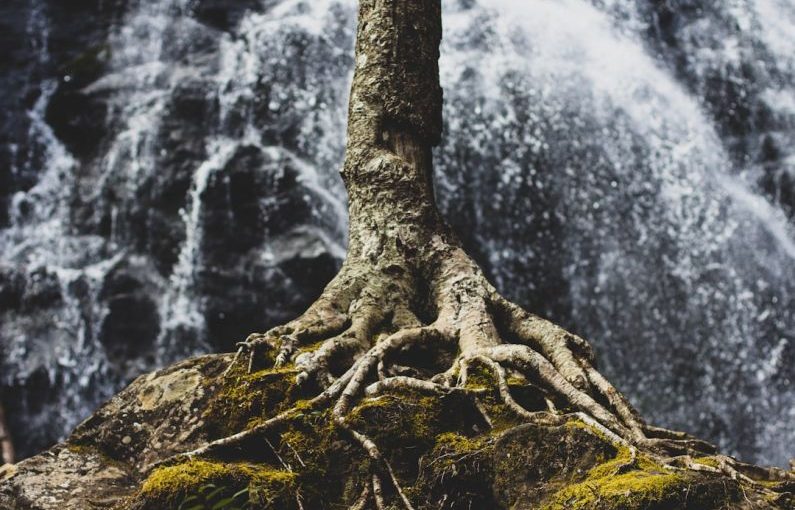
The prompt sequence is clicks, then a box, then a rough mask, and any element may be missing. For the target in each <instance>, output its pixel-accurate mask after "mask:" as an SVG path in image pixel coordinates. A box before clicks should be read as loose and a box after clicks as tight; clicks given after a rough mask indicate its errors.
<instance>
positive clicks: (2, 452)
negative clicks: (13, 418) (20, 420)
mask: <svg viewBox="0 0 795 510" xmlns="http://www.w3.org/2000/svg"><path fill="white" fill-rule="evenodd" d="M13 463H14V444H13V443H12V442H11V431H10V430H8V425H7V424H6V417H5V412H4V409H3V403H2V402H0V465H2V464H13Z"/></svg>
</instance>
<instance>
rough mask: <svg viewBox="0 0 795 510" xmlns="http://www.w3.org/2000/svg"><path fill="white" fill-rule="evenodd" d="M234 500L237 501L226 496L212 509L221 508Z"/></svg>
mask: <svg viewBox="0 0 795 510" xmlns="http://www.w3.org/2000/svg"><path fill="white" fill-rule="evenodd" d="M234 501H235V500H234V498H224V499H222V500H221V501H219V502H218V503H216V504H215V505H213V507H212V509H211V510H221V509H223V508H226V507H228V506H229V505H231V504H232V503H234Z"/></svg>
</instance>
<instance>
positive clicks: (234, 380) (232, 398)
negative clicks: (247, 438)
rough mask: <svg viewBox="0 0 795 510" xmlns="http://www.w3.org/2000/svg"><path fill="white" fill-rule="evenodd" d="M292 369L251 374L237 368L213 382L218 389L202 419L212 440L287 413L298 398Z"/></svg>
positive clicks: (294, 372)
mask: <svg viewBox="0 0 795 510" xmlns="http://www.w3.org/2000/svg"><path fill="white" fill-rule="evenodd" d="M296 373H297V372H296V370H295V369H294V368H293V367H285V368H278V369H267V370H259V371H257V372H253V373H251V374H248V373H246V370H245V369H244V368H243V367H240V366H237V367H236V368H235V369H234V370H233V371H232V372H231V373H230V374H228V375H227V376H226V377H223V376H219V377H217V378H216V379H214V380H213V381H212V383H211V384H212V385H214V386H215V387H216V388H217V389H216V390H215V391H214V392H212V397H211V398H210V399H209V401H208V402H207V405H206V407H205V411H204V414H203V416H202V419H203V420H205V422H207V424H208V432H209V434H210V437H212V438H218V437H224V436H228V435H230V434H235V433H237V432H240V431H241V430H246V429H249V428H251V427H254V426H256V425H257V424H259V423H261V422H262V421H264V420H266V419H268V418H270V417H273V416H275V415H276V414H278V413H279V412H281V411H283V410H285V409H288V408H289V407H290V406H291V404H292V403H293V402H295V400H296V399H297V397H298V394H297V391H296V385H295V375H296Z"/></svg>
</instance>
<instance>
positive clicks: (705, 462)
mask: <svg viewBox="0 0 795 510" xmlns="http://www.w3.org/2000/svg"><path fill="white" fill-rule="evenodd" d="M693 462H695V463H696V464H701V465H702V466H709V467H712V468H715V469H720V463H719V462H718V459H715V458H713V457H697V458H695V459H693Z"/></svg>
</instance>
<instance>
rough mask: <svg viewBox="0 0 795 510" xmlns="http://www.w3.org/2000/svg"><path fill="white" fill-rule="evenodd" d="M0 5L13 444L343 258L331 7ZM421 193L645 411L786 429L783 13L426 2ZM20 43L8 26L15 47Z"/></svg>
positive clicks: (650, 5)
mask: <svg viewBox="0 0 795 510" xmlns="http://www.w3.org/2000/svg"><path fill="white" fill-rule="evenodd" d="M62 4H63V3H62V2H56V1H54V0H50V1H46V0H26V1H20V0H14V1H10V2H6V3H4V4H3V6H2V7H0V14H2V15H1V16H0V23H2V25H3V26H2V31H0V33H2V34H3V36H2V39H0V44H2V46H3V49H4V51H3V52H2V53H3V57H2V59H0V69H2V72H0V90H2V94H0V111H2V114H0V115H2V117H0V125H2V127H3V129H2V132H1V133H2V134H0V136H2V140H1V142H2V148H1V149H0V317H1V318H0V356H2V357H1V358H0V363H1V364H2V366H1V368H0V377H1V379H0V384H2V396H3V401H4V403H5V406H6V409H7V413H8V414H9V415H10V418H11V420H12V423H11V425H12V429H13V430H14V431H15V432H16V439H17V443H18V446H19V449H20V450H21V452H22V453H23V454H31V453H34V452H35V451H37V450H38V449H39V448H41V447H43V446H45V445H47V444H49V443H51V442H52V441H54V440H55V439H56V438H58V437H59V436H61V435H62V434H64V433H65V432H66V431H67V430H70V429H71V428H73V427H74V425H76V424H77V422H78V421H79V420H81V419H82V418H84V417H85V416H87V415H88V414H89V412H90V411H92V410H93V409H94V408H96V406H97V405H98V404H99V403H100V402H101V401H103V400H104V399H106V398H107V397H109V396H110V395H111V394H113V393H114V392H115V391H117V390H118V389H119V388H120V387H121V386H122V385H124V384H125V383H126V382H127V381H129V380H130V378H132V377H133V376H135V375H137V374H139V373H141V372H142V371H144V370H150V369H153V368H155V367H160V366H164V365H165V364H167V363H169V362H172V361H174V360H177V359H180V358H181V357H184V356H186V355H189V354H193V353H198V352H206V351H210V350H218V349H227V350H228V349H230V347H231V346H232V345H233V343H234V342H235V341H238V340H240V339H242V338H243V337H245V336H246V334H247V333H249V332H251V331H255V330H262V329H265V328H267V327H269V326H272V325H275V324H277V323H279V322H282V321H285V320H286V319H288V318H290V317H292V316H294V315H296V314H297V313H300V311H301V310H302V309H303V307H305V306H306V305H307V304H308V303H309V302H311V300H312V299H313V298H314V297H315V296H316V295H317V294H318V293H319V292H320V290H321V289H322V287H323V286H324V285H325V283H326V282H327V281H328V280H329V279H330V278H331V277H332V276H333V274H334V273H335V271H336V269H337V268H338V267H339V264H340V262H341V260H342V257H343V256H344V250H345V229H346V212H345V197H344V191H343V187H342V185H341V182H340V180H339V178H338V175H337V171H338V168H339V165H340V164H341V160H342V149H343V144H344V130H345V113H346V109H347V88H348V86H349V81H350V73H351V70H352V49H353V33H354V25H353V24H354V13H355V5H354V2H352V1H335V0H323V1H312V2H300V1H290V0H284V1H282V2H279V1H270V0H237V1H226V2H220V1H214V0H194V1H188V0H168V1H160V0H158V1H154V0H117V1H108V0H81V1H79V2H70V4H69V7H68V8H67V7H65V6H63V5H62ZM444 9H445V39H444V43H443V44H444V45H443V49H442V53H443V57H442V62H441V70H442V71H441V72H442V82H443V85H444V87H445V117H446V125H445V136H446V138H445V141H444V142H443V144H442V146H441V147H440V148H439V149H438V150H437V152H436V164H437V194H438V196H439V200H440V205H441V207H442V209H443V210H444V212H445V214H446V216H447V217H448V219H449V220H450V221H451V223H453V225H454V226H455V227H456V229H457V230H458V231H459V233H460V234H461V235H462V237H464V239H465V242H466V243H467V245H468V246H469V248H470V250H471V251H472V253H473V254H475V255H476V257H477V258H478V260H479V261H480V262H481V263H482V264H483V266H484V268H485V269H486V270H487V272H488V273H489V275H490V276H491V278H492V279H493V280H494V281H495V283H496V284H497V285H498V287H499V288H500V289H501V290H503V291H504V292H505V293H506V294H507V295H508V296H510V297H512V298H515V299H516V300H518V301H519V302H521V303H522V304H524V305H526V306H527V307H528V308H529V309H531V310H534V311H536V312H539V313H544V314H546V315H548V316H549V317H550V318H552V319H554V320H557V321H559V322H561V323H562V324H564V325H565V326H567V327H570V328H572V329H574V330H575V331H577V332H579V333H581V334H583V336H586V337H588V338H590V339H591V340H592V341H593V342H594V344H595V345H596V347H597V349H598V352H599V358H600V361H601V362H602V364H603V366H604V368H605V369H606V371H607V373H608V374H610V376H611V378H612V380H614V381H615V382H616V383H617V384H618V386H619V387H620V388H621V389H622V390H624V391H625V392H627V393H628V394H629V396H630V397H631V398H632V400H633V401H634V402H635V403H636V404H637V405H638V406H639V407H640V408H641V409H642V410H643V412H644V413H645V415H646V416H648V417H649V419H650V420H652V421H655V422H658V423H660V424H663V425H668V426H672V427H678V428H683V429H685V430H688V431H690V432H693V433H696V434H697V435H700V436H703V437H705V438H708V439H712V440H715V441H718V442H720V443H721V444H722V446H723V447H724V448H725V449H726V450H727V451H728V452H730V453H737V454H740V455H741V457H743V458H745V459H748V460H754V461H757V462H769V463H776V464H783V463H785V462H786V460H787V458H788V457H789V456H792V455H793V454H794V453H795V452H792V451H787V450H788V445H791V444H793V443H794V442H795V430H793V428H792V425H791V424H792V422H793V420H795V416H793V415H792V413H793V409H795V393H793V390H792V382H793V377H795V368H793V367H795V317H794V316H793V313H792V310H793V309H795V298H793V295H794V293H795V283H794V282H795V234H793V230H795V229H794V228H793V217H795V213H794V212H793V211H795V198H793V197H795V195H794V194H793V193H795V185H793V176H795V154H793V152H792V151H793V149H792V147H793V146H794V145H793V143H792V142H793V138H795V100H794V99H793V97H795V77H793V72H795V57H793V55H795V52H793V50H795V36H793V35H792V34H795V8H793V7H791V6H790V5H789V4H787V3H786V2H784V1H779V0H754V1H751V0H749V1H739V0H738V1H734V2H723V1H722V2H712V3H711V4H710V3H709V2H688V1H677V2H643V1H638V2H635V3H631V2H630V3H628V2H613V1H596V0H594V1H593V2H586V1H584V0H566V1H563V2H560V1H557V2H552V1H539V2H533V3H532V5H530V4H527V2H520V1H511V0H480V1H475V0H456V1H453V0H450V1H446V2H444ZM20 41H24V43H23V44H20Z"/></svg>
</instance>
